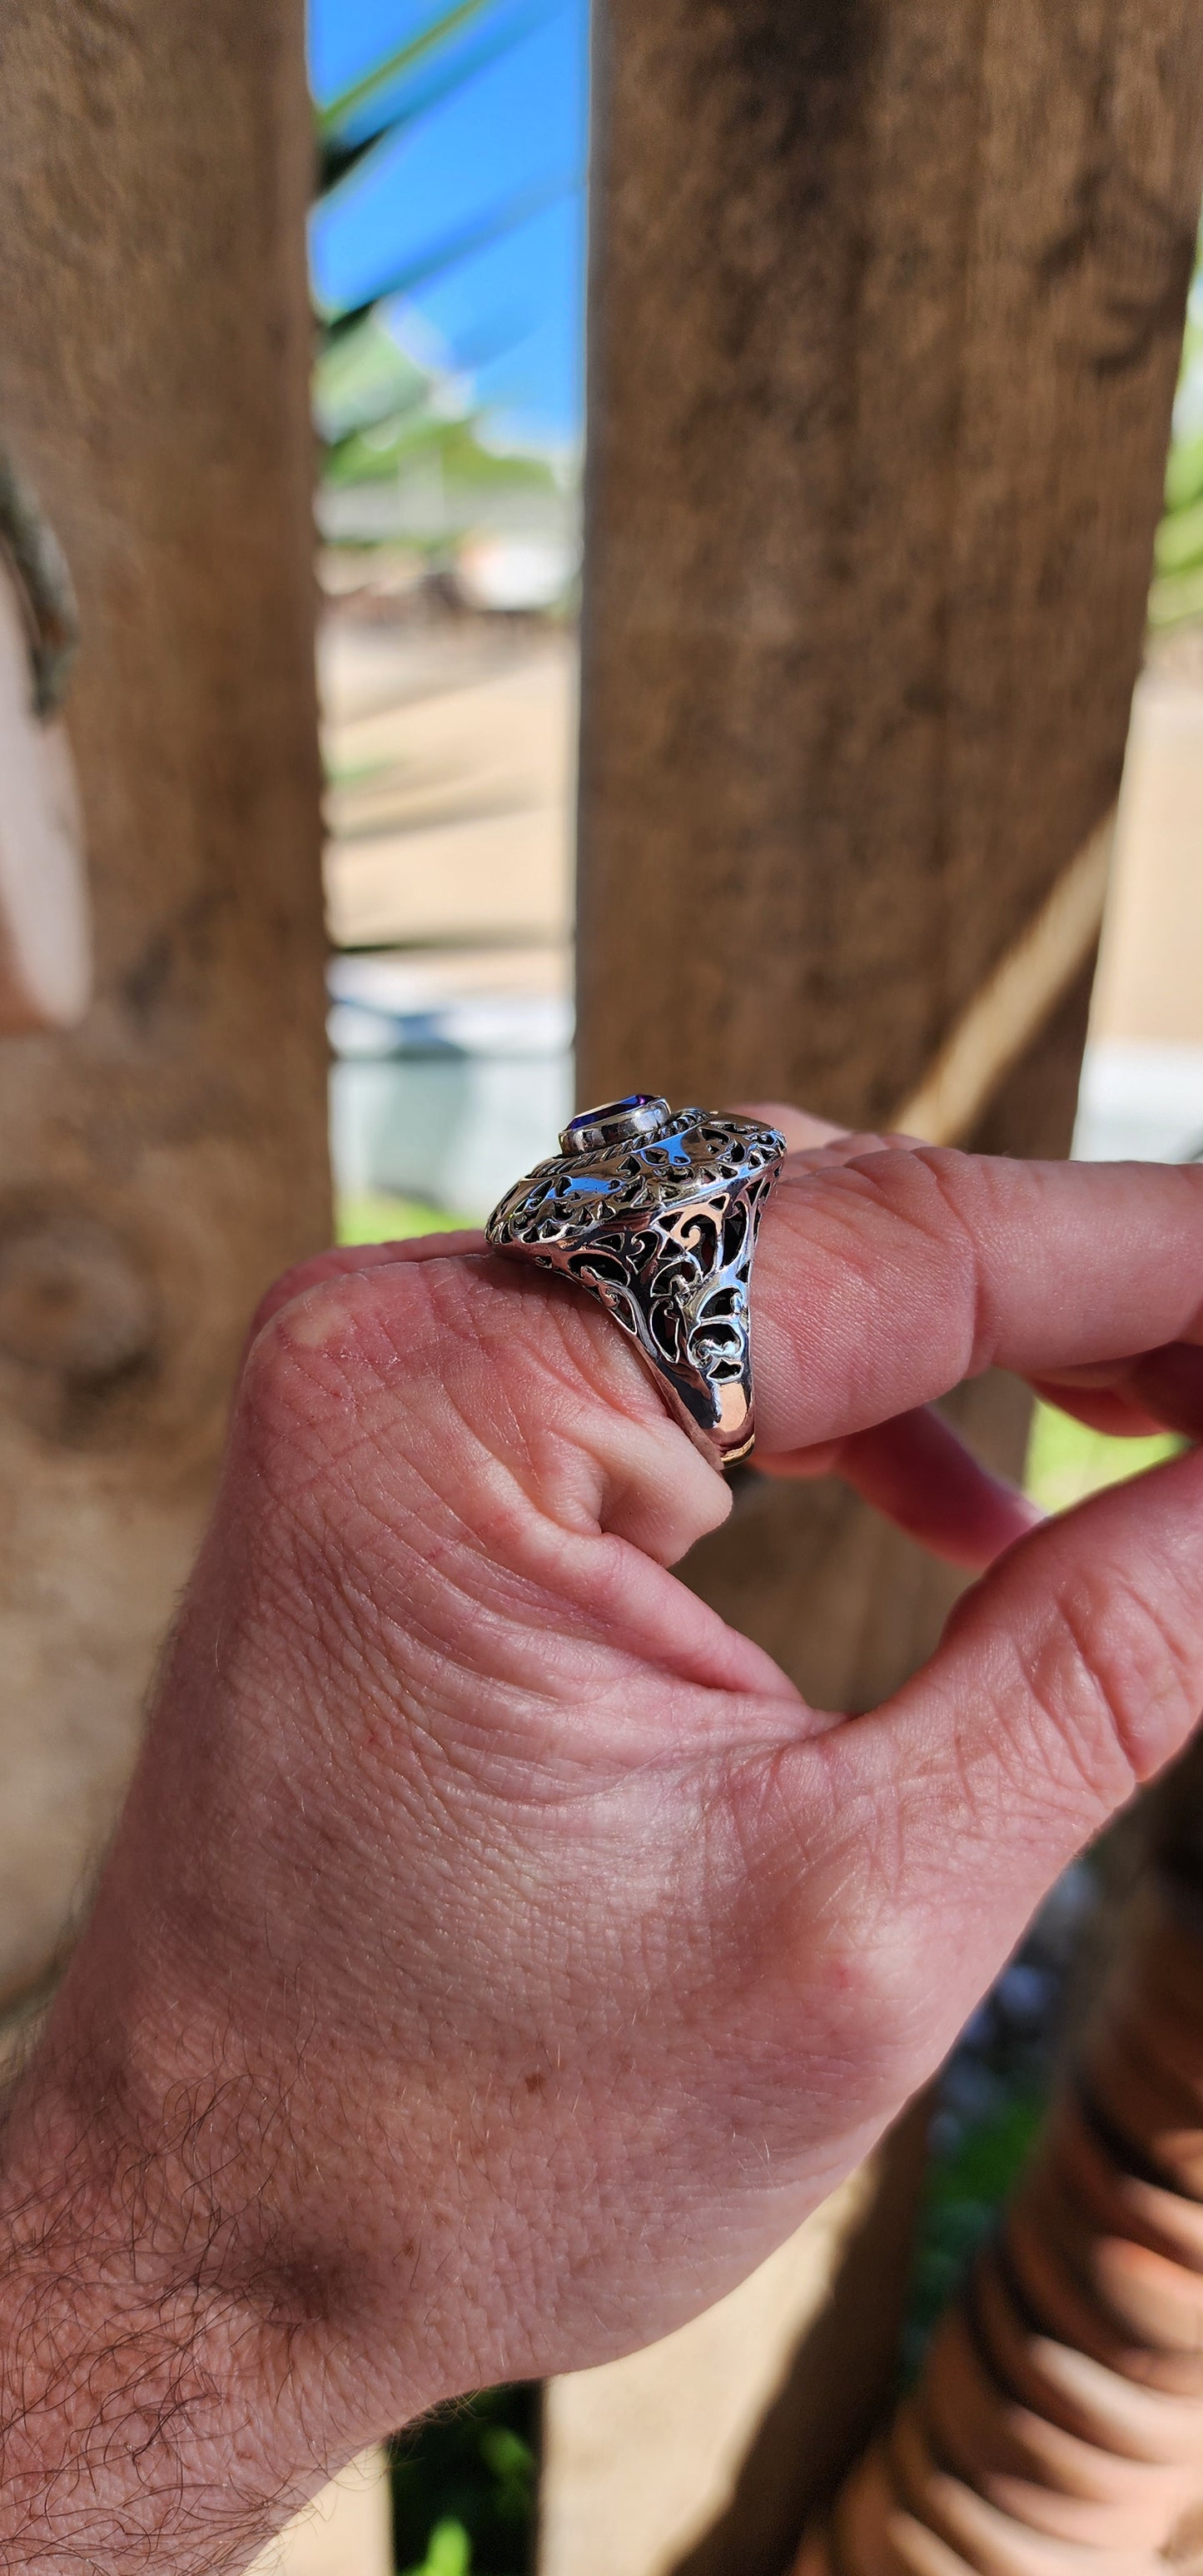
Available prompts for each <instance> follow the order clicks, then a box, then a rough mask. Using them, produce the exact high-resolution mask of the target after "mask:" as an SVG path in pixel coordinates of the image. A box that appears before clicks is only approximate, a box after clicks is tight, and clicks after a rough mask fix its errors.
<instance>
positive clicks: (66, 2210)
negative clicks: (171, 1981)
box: [0, 2020, 387, 2576]
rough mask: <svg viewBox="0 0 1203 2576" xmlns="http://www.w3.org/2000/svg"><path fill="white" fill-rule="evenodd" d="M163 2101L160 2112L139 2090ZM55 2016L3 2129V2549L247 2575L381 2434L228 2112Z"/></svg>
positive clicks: (67, 2560) (316, 2287)
mask: <svg viewBox="0 0 1203 2576" xmlns="http://www.w3.org/2000/svg"><path fill="white" fill-rule="evenodd" d="M156 2091H157V2093H158V2103H159V2116H158V2119H157V2121H148V2120H147V2119H146V2117H145V2115H144V2113H140V2112H139V2110H138V2103H139V2099H141V2100H142V2101H143V2102H146V2101H149V2100H151V2099H152V2098H153V2097H154V2096H155V2094H156ZM229 2109H232V2105H230V2106H226V2109H225V2110H223V2107H222V2105H221V2104H220V2102H219V2101H218V2099H217V2097H216V2096H215V2095H214V2094H213V2093H212V2092H210V2096H209V2102H208V2107H207V2108H206V2106H205V2104H204V2103H203V2102H202V2101H201V2099H200V2097H199V2096H198V2095H197V2094H196V2092H195V2090H194V2089H193V2088H190V2087H189V2086H187V2085H186V2084H183V2083H179V2082H174V2083H173V2082H171V2081H169V2080H165V2076H164V2072H163V2070H157V2069H155V2068H154V2067H153V2065H152V2063H151V2062H150V2060H149V2058H144V2059H143V2061H142V2062H141V2063H140V2064H138V2063H134V2062H133V2052H132V2051H130V2052H128V2053H124V2054H123V2053H122V2052H121V2051H120V2050H119V2049H115V2048H113V2047H112V2046H111V2044H110V2045H108V2046H106V2047H105V2048H104V2049H103V2050H102V2049H99V2048H97V2047H95V2046H94V2045H93V2046H86V2045H81V2043H80V2041H79V2039H78V2037H77V2036H76V2035H75V2034H73V2033H72V2034H70V2035H69V2033H68V2030H67V2028H66V2027H64V2024H63V2022H62V2021H61V2020H60V2022H59V2024H58V2025H57V2026H52V2028H51V2031H50V2032H49V2033H48V2035H47V2039H46V2041H45V2042H44V2044H43V2046H42V2048H41V2050H40V2051H39V2052H38V2054H37V2055H36V2056H35V2058H34V2059H33V2060H32V2062H31V2063H30V2065H29V2066H28V2067H27V2068H26V2069H25V2071H24V2073H23V2074H22V2075H21V2076H20V2077H19V2078H18V2080H17V2082H16V2084H15V2085H14V2086H13V2087H12V2088H11V2090H10V2094H9V2097H8V2101H7V2104H6V2107H5V2118H4V2127H3V2136H2V2140H0V2562H2V2563H4V2564H8V2563H10V2555H9V2553H10V2551H11V2552H12V2553H13V2563H15V2559H16V2552H17V2550H18V2548H19V2549H20V2551H21V2553H22V2563H23V2561H24V2557H25V2556H29V2557H32V2558H36V2559H37V2560H38V2563H42V2560H43V2558H44V2559H45V2561H46V2563H47V2564H48V2565H49V2566H51V2567H53V2568H54V2569H55V2570H56V2571H59V2570H61V2571H62V2576H68V2571H71V2576H74V2571H75V2570H76V2569H77V2568H78V2570H79V2571H80V2576H83V2571H84V2570H85V2569H88V2570H91V2569H92V2568H94V2567H95V2566H97V2565H103V2566H104V2567H105V2568H106V2569H109V2570H111V2571H112V2576H126V2571H127V2570H129V2571H131V2576H132V2571H134V2570H136V2569H137V2570H140V2569H142V2568H143V2567H147V2568H149V2567H152V2566H153V2567H154V2568H155V2569H156V2570H157V2571H168V2570H170V2571H178V2576H185V2571H187V2576H191V2571H192V2570H193V2569H196V2570H198V2571H199V2570H200V2569H201V2568H202V2567H203V2568H204V2569H206V2570H217V2569H222V2568H224V2567H226V2566H227V2564H228V2565H229V2566H230V2567H231V2568H234V2567H242V2566H244V2565H245V2564H246V2562H247V2560H248V2559H249V2558H250V2557H251V2556H252V2555H253V2554H254V2553H255V2552H256V2551H257V2550H258V2549H259V2547H260V2546H261V2545H263V2543H265V2542H266V2541H267V2540H268V2539H269V2538H270V2537H271V2535H272V2534H273V2533H274V2532H275V2531H276V2530H277V2529H278V2528H279V2527H280V2525H281V2524H282V2523H283V2522H284V2521H285V2520H286V2519H287V2517H288V2515H289V2514H290V2513H291V2512H292V2511H294V2510H295V2509H296V2507H297V2506H298V2505H299V2504H301V2503H303V2502H304V2501H305V2499H306V2498H307V2497H308V2496H309V2495H310V2494H311V2493H313V2492H314V2491H315V2490H316V2488H317V2487H318V2486H320V2485H321V2483H322V2482H323V2480H324V2478H325V2477H326V2475H328V2474H329V2473H330V2471H331V2470H332V2469H333V2468H336V2467H338V2466H340V2465H341V2464H342V2461H343V2459H344V2458H345V2457H347V2456H349V2455H350V2454H351V2452H352V2451H353V2450H355V2449H356V2448H357V2447H359V2443H360V2440H361V2438H368V2437H370V2436H374V2435H376V2434H378V2433H379V2432H380V2431H381V2430H384V2429H387V2426H386V2425H382V2424H377V2423H376V2422H375V2421H374V2420H371V2421H369V2422H368V2423H367V2424H366V2425H365V2426H363V2427H361V2424H360V2422H359V2420H358V2418H357V2417H356V2415H355V2410H354V2407H353V2406H348V2407H347V2408H346V2409H345V2418H346V2421H345V2427H344V2422H343V2420H342V2415H343V2411H344V2410H335V2411H334V2412H333V2413H332V2410H331V2408H330V2406H329V2405H328V2403H327V2400H328V2397H329V2394H330V2390H329V2373H328V2371H327V2370H326V2368H325V2360H324V2354H323V2348H322V2347H323V2335H322V2320H321V2315H320V2310H321V2307H322V2304H323V2298H324V2287H323V2284H322V2282H321V2280H320V2278H319V2277H317V2276H316V2274H315V2273H309V2272H307V2270H306V2266H305V2264H304V2263H303V2261H302V2260H301V2259H300V2256H299V2254H298V2251H297V2248H296V2247H295V2245H291V2244H289V2243H288V2242H287V2241H279V2240H278V2239H275V2238H274V2237H273V2229H272V2226H271V2223H270V2220H269V2219H267V2218H266V2217H265V2214H264V2212H263V2210H262V2209H261V2207H260V2205H259V2201H258V2197H257V2195H256V2193H255V2189H254V2183H253V2180H252V2179H251V2176H250V2172H249V2166H248V2160H246V2159H243V2158H240V2155H239V2152H238V2139H237V2127H238V2121H237V2116H236V2114H235V2116H234V2118H233V2119H232V2120H231V2119H230V2118H229V2117H228V2116H227V2111H228V2110H229Z"/></svg>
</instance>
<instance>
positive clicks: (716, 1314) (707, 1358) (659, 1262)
mask: <svg viewBox="0 0 1203 2576" xmlns="http://www.w3.org/2000/svg"><path fill="white" fill-rule="evenodd" d="M566 1132H570V1131H566ZM784 1152H785V1141H784V1138H783V1137H782V1136H781V1135H780V1134H779V1133H778V1131H777V1129H776V1128H775V1127H767V1126H762V1125H761V1124H760V1123H759V1121H758V1120H756V1119H752V1118H734V1117H731V1118H727V1117H719V1116H717V1115H714V1114H712V1113H711V1112H709V1111H707V1110H702V1109H682V1110H679V1111H678V1112H677V1114H676V1116H675V1117H670V1118H666V1119H665V1121H664V1123H663V1124H662V1125H661V1126H660V1127H659V1128H658V1129H657V1130H656V1132H655V1134H654V1135H651V1136H647V1137H640V1138H638V1139H629V1138H620V1139H619V1140H618V1141H616V1142H615V1143H614V1144H612V1145H610V1146H608V1147H606V1148H605V1149H604V1150H601V1151H597V1150H594V1151H591V1152H587V1153H568V1154H557V1155H553V1156H552V1157H551V1159H550V1160H549V1161H547V1162H545V1163H540V1164H539V1165H538V1166H537V1168H536V1169H535V1170H534V1171H533V1172H531V1173H529V1174H528V1175H527V1177H526V1178H525V1179H524V1180H522V1181H519V1182H518V1184H517V1186H516V1187H515V1188H514V1189H513V1190H511V1191H510V1192H509V1193H508V1195H507V1196H506V1197H505V1198H504V1199H502V1201H501V1203H500V1205H499V1206H498V1207H497V1208H495V1209H494V1211H493V1214H492V1216H491V1217H490V1219H489V1224H488V1235H489V1241H490V1242H491V1243H493V1244H495V1245H496V1247H497V1249H498V1250H499V1251H502V1252H509V1253H513V1254H516V1255H517V1256H518V1257H519V1258H520V1259H523V1260H526V1261H531V1262H534V1263H536V1264H537V1265H538V1266H539V1267H540V1268H541V1269H544V1270H551V1271H555V1272H556V1273H558V1275H559V1276H560V1277H561V1278H566V1279H571V1280H574V1281H575V1282H576V1284H577V1285H578V1286H579V1287H582V1288H587V1289H589V1290H590V1291H591V1293H592V1294H593V1295H594V1296H595V1297H597V1298H599V1299H600V1301H601V1303H602V1305H603V1306H604V1307H605V1308H606V1310H607V1312H608V1313H609V1314H611V1315H612V1316H613V1317H614V1320H615V1322H616V1323H618V1324H621V1326H622V1328H623V1330H624V1332H626V1333H629V1335H630V1337H631V1339H632V1341H633V1342H635V1344H636V1345H637V1347H638V1349H639V1351H640V1352H641V1354H642V1356H643V1358H644V1359H645V1360H646V1362H647V1364H648V1366H649V1367H650V1368H651V1369H652V1370H653V1371H654V1372H655V1375H656V1378H657V1380H658V1382H659V1383H660V1385H661V1387H662V1388H663V1389H664V1390H665V1391H666V1392H667V1393H668V1394H669V1396H670V1400H672V1401H673V1409H674V1411H676V1412H677V1414H678V1416H679V1418H680V1419H681V1420H682V1421H683V1422H684V1423H685V1425H686V1428H687V1429H689V1430H691V1431H692V1432H693V1434H694V1436H695V1437H698V1436H699V1435H700V1437H701V1443H702V1445H703V1446H704V1447H705V1448H706V1450H707V1452H708V1454H710V1455H713V1454H714V1451H715V1448H716V1446H717V1447H718V1448H719V1449H720V1451H722V1452H724V1453H725V1454H726V1455H727V1457H728V1459H731V1458H732V1457H733V1456H734V1455H746V1453H747V1450H748V1448H750V1446H751V1436H752V1435H751V1410H752V1371H751V1353H750V1347H749V1325H748V1283H749V1279H750V1276H751V1269H752V1255H753V1252H754V1251H755V1248H756V1236H757V1232H758V1229H759V1225H760V1219H761V1215H762V1213H763V1210H764V1204H765V1200H766V1198H767V1196H768V1193H769V1191H770V1190H771V1188H772V1186H773V1183H774V1181H775V1180H776V1177H777V1173H778V1171H779V1169H780V1165H781V1158H782V1156H783V1154H784Z"/></svg>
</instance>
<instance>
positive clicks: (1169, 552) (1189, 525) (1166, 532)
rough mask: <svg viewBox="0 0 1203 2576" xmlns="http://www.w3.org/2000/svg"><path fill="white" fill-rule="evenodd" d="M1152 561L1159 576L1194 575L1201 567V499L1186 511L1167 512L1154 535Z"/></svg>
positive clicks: (1202, 534) (1202, 531) (1202, 501)
mask: <svg viewBox="0 0 1203 2576" xmlns="http://www.w3.org/2000/svg"><path fill="white" fill-rule="evenodd" d="M1153 560H1154V562H1155V563H1156V566H1157V570H1158V572H1159V573H1174V572H1193V571H1194V569H1195V566H1196V565H1197V564H1203V499H1200V500H1198V501H1195V502H1193V503H1192V505H1191V507H1190V509H1189V510H1168V511H1167V512H1166V515H1165V517H1164V519H1163V520H1162V522H1161V525H1160V527H1159V528H1158V531H1157V536H1156V540H1155V542H1154V546H1153Z"/></svg>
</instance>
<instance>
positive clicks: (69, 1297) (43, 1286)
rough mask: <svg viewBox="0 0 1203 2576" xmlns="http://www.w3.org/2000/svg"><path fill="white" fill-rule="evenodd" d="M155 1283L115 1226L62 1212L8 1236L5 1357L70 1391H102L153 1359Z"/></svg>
mask: <svg viewBox="0 0 1203 2576" xmlns="http://www.w3.org/2000/svg"><path fill="white" fill-rule="evenodd" d="M154 1339H155V1309H154V1298H153V1293H152V1290H151V1286H150V1282H149V1280H148V1279H147V1278H146V1277H145V1275H144V1273H143V1271H142V1268H141V1266H140V1264H139V1263H138V1262H137V1260H136V1259H135V1258H134V1256H133V1255H132V1254H131V1252H130V1251H129V1249H128V1247H127V1246H126V1245H125V1244H123V1243H122V1242H121V1240H120V1238H119V1237H118V1236H117V1235H116V1234H114V1233H113V1232H112V1231H111V1229H110V1228H109V1227H108V1226H105V1225H102V1224H101V1223H100V1222H99V1221H98V1220H97V1219H96V1218H95V1217H92V1216H88V1215H86V1214H83V1213H81V1214H78V1215H76V1214H74V1213H72V1214H68V1213H65V1212H64V1213H63V1214H56V1215H53V1216H47V1217H43V1218H41V1219H37V1220H34V1221H33V1222H31V1223H27V1224H26V1225H24V1226H22V1227H21V1228H20V1229H19V1230H14V1231H13V1232H11V1233H9V1234H7V1235H0V1351H2V1352H3V1353H4V1355H5V1356H6V1357H7V1358H8V1359H9V1360H10V1361H11V1360H15V1361H16V1362H17V1363H18V1364H19V1365H20V1366H21V1367H22V1368H25V1369H29V1370H32V1371H34V1372H36V1373H37V1374H38V1375H45V1374H49V1375H52V1376H54V1377H57V1378H58V1379H60V1380H61V1381H63V1382H64V1383H65V1384H67V1385H68V1386H70V1387H73V1388H78V1389H81V1390H82V1389H89V1390H99V1389H101V1388H103V1387H104V1386H106V1385H108V1384H110V1383H111V1382H112V1381H113V1380H114V1379H116V1378H123V1377H125V1376H127V1375H128V1373H129V1371H130V1370H131V1369H133V1368H135V1367H136V1366H137V1365H138V1363H139V1362H140V1361H143V1360H145V1359H146V1358H147V1356H148V1354H149V1352H150V1351H151V1349H152V1347H153V1344H154Z"/></svg>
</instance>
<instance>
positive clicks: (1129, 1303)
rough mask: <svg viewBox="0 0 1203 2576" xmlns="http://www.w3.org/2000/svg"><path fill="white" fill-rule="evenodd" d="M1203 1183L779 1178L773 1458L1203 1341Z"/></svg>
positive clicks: (1176, 1172)
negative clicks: (997, 1372)
mask: <svg viewBox="0 0 1203 2576" xmlns="http://www.w3.org/2000/svg"><path fill="white" fill-rule="evenodd" d="M1201 1315H1203V1169H1200V1168H1199V1167H1196V1166H1192V1165H1189V1164H1175V1165H1162V1164H1152V1163H1126V1164H1125V1163H1119V1164H1103V1163H1016V1162H1009V1161H1007V1160H1005V1159H1004V1158H1003V1157H1001V1156H993V1155H990V1156H986V1155H972V1154H961V1153H956V1152H953V1151H950V1150H948V1149H945V1148H939V1147H934V1146H921V1147H918V1148H909V1149H908V1148H899V1147H891V1146H886V1147H884V1148H883V1149H882V1150H880V1151H871V1152H869V1153H867V1154H863V1155H859V1156H857V1157H856V1158H855V1159H854V1160H853V1161H851V1162H844V1163H838V1164H829V1165H826V1166H825V1167H821V1168H812V1169H810V1170H807V1169H806V1168H805V1167H802V1168H799V1167H797V1166H793V1167H791V1166H790V1165H789V1164H787V1165H786V1168H785V1171H784V1172H783V1175H782V1178H781V1181H780V1183H779V1185H778V1188H777V1190H776V1192H775V1193H774V1196H773V1199H772V1201H771V1203H770V1207H769V1209H768V1212H767V1214H766V1217H765V1222H764V1229H763V1234H762V1237H761V1251H760V1255H759V1258H758V1261H757V1264H756V1269H755V1273H754V1281H753V1318H754V1331H755V1337H756V1338H755V1353H756V1389H757V1423H758V1439H759V1444H760V1446H761V1448H762V1449H763V1450H764V1451H765V1452H766V1453H767V1454H769V1455H772V1454H773V1452H775V1451H777V1452H780V1451H786V1450H790V1449H802V1448H805V1447H808V1446H810V1445H811V1444H812V1443H815V1442H818V1441H820V1440H823V1441H826V1440H833V1439H842V1438H845V1437H847V1436H848V1434H849V1433H851V1432H854V1431H860V1430H864V1429H866V1428H867V1427H868V1426H869V1425H870V1424H872V1423H877V1422H884V1421H886V1420H888V1419H889V1418H890V1417H891V1416H893V1415H894V1414H898V1413H904V1412H909V1411H910V1410H911V1409H912V1408H913V1407H915V1406H917V1405H920V1404H927V1403H930V1402H931V1401H932V1400H933V1398H935V1397H937V1396H940V1395H943V1394H946V1393H947V1392H948V1390H949V1389H950V1388H951V1387H954V1386H957V1385H959V1384H960V1382H961V1380H962V1379H963V1378H966V1377H976V1376H979V1375H980V1374H981V1373H982V1372H983V1371H984V1370H985V1369H987V1368H991V1367H999V1368H1005V1369H1011V1370H1013V1371H1015V1373H1016V1374H1017V1375H1019V1376H1021V1377H1031V1378H1044V1379H1048V1378H1051V1377H1055V1376H1056V1375H1057V1373H1058V1372H1059V1371H1061V1370H1069V1369H1074V1368H1079V1367H1082V1366H1087V1365H1096V1364H1100V1363H1106V1362H1109V1361H1120V1360H1126V1359H1130V1358H1132V1357H1133V1356H1134V1355H1136V1354H1137V1353H1145V1352H1153V1351H1161V1350H1163V1349H1164V1347H1165V1346H1166V1345H1168V1344H1174V1343H1183V1342H1186V1343H1189V1342H1197V1341H1199V1340H1200V1339H1203V1329H1201Z"/></svg>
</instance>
